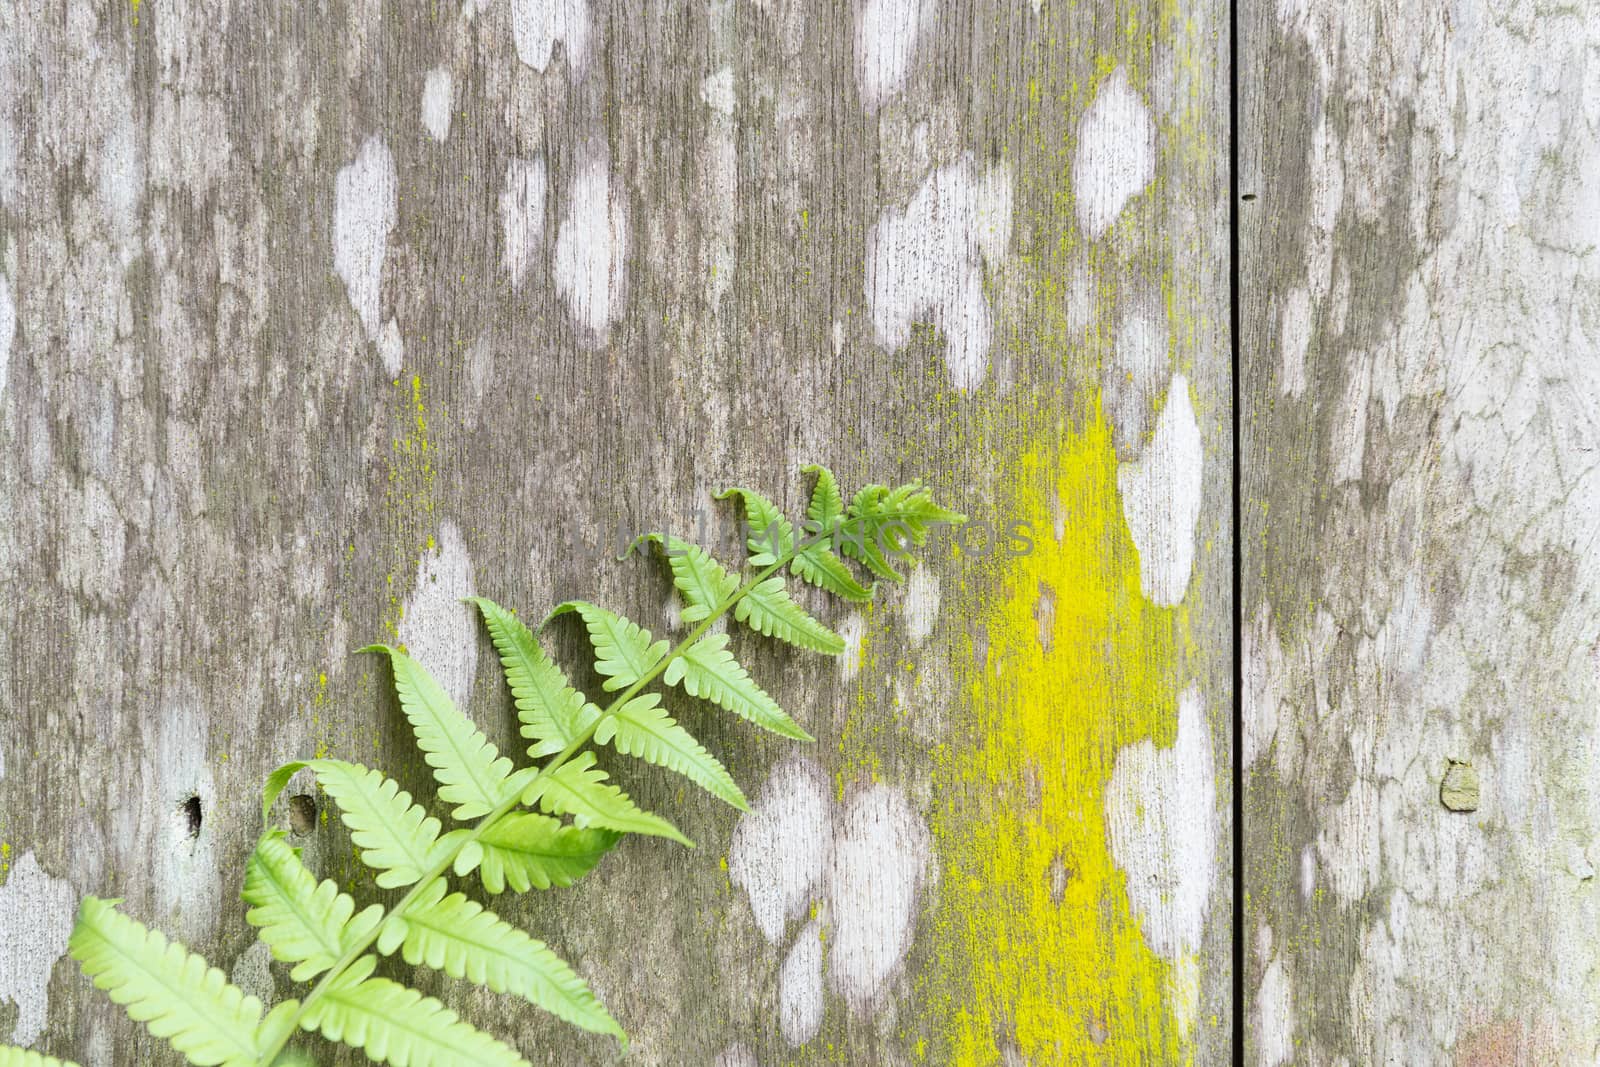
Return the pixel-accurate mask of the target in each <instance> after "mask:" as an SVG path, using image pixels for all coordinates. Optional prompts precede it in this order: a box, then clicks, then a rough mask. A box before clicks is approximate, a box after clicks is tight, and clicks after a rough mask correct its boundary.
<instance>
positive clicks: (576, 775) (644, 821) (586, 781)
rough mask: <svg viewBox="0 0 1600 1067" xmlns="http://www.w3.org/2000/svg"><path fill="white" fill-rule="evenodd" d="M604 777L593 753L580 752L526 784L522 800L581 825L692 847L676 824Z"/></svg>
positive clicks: (692, 844)
mask: <svg viewBox="0 0 1600 1067" xmlns="http://www.w3.org/2000/svg"><path fill="white" fill-rule="evenodd" d="M606 778H607V775H606V772H605V771H602V770H601V769H600V768H598V767H596V766H595V765H594V753H593V752H580V753H578V754H577V755H576V756H574V757H573V758H572V759H570V760H568V761H567V762H566V763H563V764H562V765H561V766H560V767H558V768H556V770H555V771H553V772H551V773H550V774H547V775H545V776H544V777H543V778H540V779H538V780H537V781H535V782H533V783H532V784H531V785H529V786H528V788H527V790H526V791H524V792H523V794H522V802H523V803H524V804H530V805H531V804H535V803H537V804H538V805H539V807H540V808H541V809H542V810H543V811H545V812H547V813H548V814H551V815H571V816H572V819H573V822H574V823H576V824H577V825H578V826H580V827H588V826H594V827H599V828H600V829H603V830H615V831H617V832H618V833H623V834H647V835H649V836H651V837H665V838H668V839H670V840H672V841H676V842H678V843H679V844H680V845H685V846H687V847H689V848H693V847H694V842H693V841H690V840H689V839H688V838H687V837H684V836H683V834H682V833H680V832H679V830H678V828H677V827H676V826H673V825H672V824H671V823H670V822H668V821H667V820H665V819H663V818H662V817H661V816H659V815H652V814H651V813H650V812H647V811H645V810H643V809H642V808H640V807H639V806H638V805H637V804H635V803H634V802H633V801H632V800H631V799H630V798H629V797H628V794H626V793H624V792H623V791H622V790H620V789H618V788H617V787H616V786H614V785H607V784H606Z"/></svg>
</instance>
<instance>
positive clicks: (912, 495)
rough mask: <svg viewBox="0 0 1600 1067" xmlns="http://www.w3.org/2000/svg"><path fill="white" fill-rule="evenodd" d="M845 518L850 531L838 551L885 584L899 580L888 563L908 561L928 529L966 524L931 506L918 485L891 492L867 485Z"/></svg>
mask: <svg viewBox="0 0 1600 1067" xmlns="http://www.w3.org/2000/svg"><path fill="white" fill-rule="evenodd" d="M845 515H846V518H847V519H848V520H849V526H850V527H851V531H850V532H849V533H847V534H844V535H842V539H841V543H840V550H841V551H842V552H844V554H845V555H847V556H852V557H854V558H855V559H858V560H860V561H861V562H862V563H864V564H865V565H866V567H867V569H868V570H870V571H872V573H874V574H876V575H877V576H878V577H880V578H882V579H884V580H885V581H889V582H898V581H899V580H900V572H899V571H897V570H895V569H894V564H893V562H892V561H893V560H897V559H898V560H903V559H910V558H911V551H910V550H911V546H912V545H923V544H926V543H927V540H928V531H929V529H931V528H932V527H933V526H935V525H940V526H943V525H950V524H954V523H961V522H966V521H967V517H966V516H965V515H962V514H959V513H958V512H954V511H949V510H947V509H945V508H941V507H939V505H937V504H935V503H934V502H933V494H932V493H930V492H929V491H928V490H927V489H926V488H924V487H923V486H922V484H921V483H920V482H910V483H908V484H906V485H902V486H899V487H897V488H895V489H890V488H888V487H887V486H883V485H869V486H867V487H866V488H864V489H862V490H861V491H860V492H858V493H857V494H856V495H855V497H854V499H852V500H851V501H850V506H849V507H848V508H846V509H845Z"/></svg>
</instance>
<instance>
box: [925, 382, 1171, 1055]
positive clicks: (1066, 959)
mask: <svg viewBox="0 0 1600 1067" xmlns="http://www.w3.org/2000/svg"><path fill="white" fill-rule="evenodd" d="M1087 407H1088V410H1089V411H1090V414H1089V416H1088V417H1087V419H1086V420H1085V422H1084V424H1082V425H1079V426H1076V427H1066V428H1064V430H1057V429H1056V428H1055V427H1054V426H1053V425H1049V421H1050V420H1048V419H1044V420H1040V421H1042V422H1044V423H1045V425H1043V426H1039V427H1034V428H1032V429H1029V430H1024V431H1022V432H1021V434H1020V435H1019V436H1018V437H1017V438H1014V439H1012V440H1009V441H1008V442H1007V445H1008V447H1007V449H1006V451H1007V452H1009V453H1014V457H1015V458H1013V459H1011V460H1009V461H1008V463H1009V464H1010V466H1011V469H1010V470H1008V471H1006V473H1005V476H1004V477H1002V478H1000V479H998V480H997V484H998V485H1000V486H1003V487H1005V489H1004V490H1003V492H1004V493H1005V494H1007V495H1009V497H1010V499H1008V500H1005V501H1004V502H1003V506H1004V508H1005V509H1006V510H1009V512H1010V513H1011V514H1012V515H1014V516H1016V517H1017V518H1019V519H1022V520H1025V521H1031V522H1032V524H1033V540H1034V549H1033V551H1032V552H1031V553H1030V554H1027V555H1023V556H1018V557H1014V558H1009V559H1002V558H994V559H991V560H988V561H980V560H975V561H972V563H971V570H970V571H969V574H968V577H967V580H966V581H964V582H963V584H962V586H961V587H960V591H959V594H958V598H959V600H960V601H962V603H960V604H959V606H954V610H956V611H957V612H959V613H961V614H962V615H964V616H965V617H966V618H968V619H969V620H972V621H973V622H975V623H978V624H980V626H977V627H974V628H973V630H972V632H971V634H970V635H969V637H968V638H967V641H966V645H967V647H966V648H965V654H964V655H963V654H962V651H961V650H960V649H959V647H958V650H957V652H956V657H955V660H956V673H957V678H958V683H957V689H958V692H964V694H965V697H966V701H965V702H966V704H967V708H966V711H965V715H966V718H965V719H959V720H958V721H957V722H956V724H955V729H954V730H953V732H952V734H951V739H950V741H949V742H948V743H947V744H946V745H943V746H941V748H940V750H939V751H938V752H937V754H936V756H935V770H934V783H933V786H934V788H933V796H934V798H935V801H934V806H933V809H932V810H931V811H930V813H929V822H930V827H931V829H932V830H933V833H934V837H935V840H936V842H937V845H938V848H937V851H938V857H939V859H938V862H939V863H940V865H941V871H940V880H939V884H940V890H939V896H938V902H937V905H936V910H935V913H934V920H933V921H934V930H933V936H932V937H930V938H929V943H930V944H931V945H933V946H934V947H933V952H932V958H931V959H930V960H929V963H928V966H927V968H926V970H925V973H924V976H923V978H922V982H923V985H924V989H923V993H924V997H923V1001H924V1003H926V1004H927V1005H928V1006H929V1011H930V1016H929V1022H930V1029H931V1031H932V1033H931V1035H930V1036H931V1037H932V1038H933V1046H934V1047H932V1048H930V1049H929V1050H928V1053H927V1056H926V1057H925V1059H926V1061H927V1062H939V1063H951V1064H960V1065H984V1067H988V1065H992V1064H1000V1063H1002V1062H1006V1059H1005V1057H1006V1055H1007V1053H1008V1052H1010V1051H1012V1050H1014V1051H1015V1052H1017V1053H1020V1054H1021V1057H1022V1061H1023V1062H1026V1063H1029V1064H1031V1065H1033V1067H1049V1065H1053V1064H1081V1063H1104V1064H1121V1063H1135V1062H1141V1063H1142V1062H1173V1061H1177V1060H1181V1059H1183V1058H1184V1050H1183V1048H1182V1044H1183V1042H1182V1040H1181V1036H1180V1033H1179V1024H1178V1021H1177V1019H1176V1017H1175V1015H1174V1013H1173V1010H1172V1008H1171V1005H1170V1001H1171V998H1172V996H1173V991H1174V984H1175V981H1176V980H1177V979H1179V978H1180V977H1181V976H1179V975H1176V974H1175V973H1174V969H1173V968H1172V967H1171V965H1169V964H1168V963H1167V962H1166V961H1165V960H1163V959H1162V958H1161V957H1159V956H1157V955H1156V954H1155V953H1154V952H1153V951H1152V950H1151V949H1150V948H1149V947H1148V946H1147V945H1146V944H1145V942H1144V939H1143V937H1142V935H1141V933H1140V929H1139V924H1138V921H1137V919H1136V918H1135V917H1134V915H1133V914H1132V912H1131V911H1130V907H1129V903H1128V896H1127V892H1126V884H1125V879H1124V876H1123V873H1122V872H1121V870H1119V869H1118V867H1117V866H1116V863H1115V861H1114V860H1113V857H1112V855H1111V852H1110V846H1109V839H1108V835H1107V828H1106V819H1105V814H1104V807H1103V803H1104V797H1105V788H1106V783H1107V781H1108V779H1109V777H1110V775H1111V771H1112V767H1113V766H1114V763H1115V760H1116V756H1117V753H1118V752H1119V751H1120V750H1121V749H1122V748H1123V747H1124V746H1126V745H1129V744H1132V743H1134V742H1136V741H1140V740H1144V739H1147V738H1150V739H1154V741H1155V743H1156V744H1157V745H1158V746H1165V745H1170V744H1171V743H1172V741H1173V737H1172V735H1173V733H1174V731H1175V724H1176V713H1175V706H1176V693H1177V691H1178V688H1179V686H1178V676H1177V672H1178V669H1179V663H1180V659H1181V648H1182V636H1181V635H1182V631H1183V629H1184V620H1183V619H1182V618H1181V617H1180V613H1179V612H1178V611H1176V610H1172V609H1160V608H1157V607H1154V606H1153V605H1151V604H1150V603H1149V602H1148V601H1146V600H1145V598H1144V597H1143V596H1142V595H1141V593H1140V588H1139V563H1138V554H1137V551H1136V550H1135V548H1134V546H1133V544H1132V541H1131V539H1130V537H1129V534H1128V531H1127V527H1126V526H1125V524H1124V522H1123V519H1122V508H1121V502H1120V500H1119V498H1118V492H1117V459H1116V453H1115V450H1114V447H1113V444H1112V437H1111V431H1110V428H1109V427H1108V426H1107V424H1106V422H1105V420H1104V418H1103V417H1102V416H1101V415H1100V413H1099V404H1098V400H1097V399H1093V398H1091V402H1090V403H1089V404H1088V405H1087ZM1015 432H1016V431H1015V430H1012V431H1008V432H1007V436H1008V437H1009V436H1010V435H1011V434H1012V433H1015ZM1019 446H1020V447H1019ZM1053 520H1055V521H1059V523H1060V527H1061V529H1062V531H1063V532H1062V535H1061V537H1060V539H1059V540H1058V539H1057V537H1056V534H1055V529H1054V522H1053ZM1046 588H1048V589H1049V590H1051V591H1052V593H1053V596H1054V598H1055V603H1054V611H1053V622H1048V623H1047V625H1048V626H1049V627H1050V629H1049V632H1048V634H1047V635H1046V634H1042V633H1041V625H1046V624H1041V621H1040V619H1041V615H1040V614H1039V613H1038V610H1037V609H1038V606H1039V598H1040V596H1041V590H1043V589H1046ZM1043 617H1044V618H1046V619H1047V620H1048V619H1050V616H1049V614H1048V613H1046V614H1045V615H1043ZM979 635H981V636H979ZM1044 636H1048V638H1049V640H1048V641H1042V640H1041V637H1044ZM980 640H981V641H983V642H986V648H980V646H979V644H978V642H979V641H980ZM959 644H960V642H958V646H959ZM980 657H981V661H980ZM1177 984H1181V982H1180V983H1177ZM941 1046H942V1047H941Z"/></svg>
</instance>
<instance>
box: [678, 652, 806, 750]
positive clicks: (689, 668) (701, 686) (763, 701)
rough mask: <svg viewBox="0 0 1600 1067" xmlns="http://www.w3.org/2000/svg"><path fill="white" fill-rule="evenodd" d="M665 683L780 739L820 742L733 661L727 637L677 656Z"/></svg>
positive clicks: (737, 662)
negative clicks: (708, 702) (710, 703)
mask: <svg viewBox="0 0 1600 1067" xmlns="http://www.w3.org/2000/svg"><path fill="white" fill-rule="evenodd" d="M661 680H662V681H663V682H665V683H666V684H667V685H681V686H682V687H683V691H684V692H685V693H688V694H689V695H690V696H692V697H700V698H702V699H705V700H709V701H711V702H712V703H713V704H716V705H717V706H718V707H720V708H723V709H724V710H727V711H731V712H733V713H734V714H735V715H737V716H739V717H740V718H743V719H748V720H749V721H750V722H753V723H755V724H756V725H757V726H760V727H761V728H763V729H766V730H771V731H772V732H773V733H775V734H778V735H779V736H782V737H790V738H794V739H795V740H797V741H815V740H816V738H814V737H812V736H811V735H810V734H809V733H807V732H806V731H805V729H804V728H802V727H801V726H800V724H799V723H797V722H795V721H794V720H793V719H791V718H790V717H789V716H788V714H787V713H786V712H785V711H784V710H783V708H781V707H779V706H778V702H777V701H776V700H774V699H772V697H771V696H769V695H768V694H767V691H766V690H765V689H762V688H761V687H760V686H759V685H757V684H756V683H755V680H754V679H753V678H751V677H750V674H749V672H748V671H746V670H745V669H744V667H743V666H741V665H740V663H739V661H738V660H736V659H734V658H733V653H732V652H729V651H728V635H727V634H707V635H706V636H705V637H702V638H701V639H700V640H698V641H696V642H695V643H694V644H693V645H692V646H690V647H689V648H687V649H685V650H684V651H683V652H682V653H680V654H679V655H677V656H674V657H673V658H672V662H671V663H669V664H667V669H666V670H665V671H664V672H662V675H661Z"/></svg>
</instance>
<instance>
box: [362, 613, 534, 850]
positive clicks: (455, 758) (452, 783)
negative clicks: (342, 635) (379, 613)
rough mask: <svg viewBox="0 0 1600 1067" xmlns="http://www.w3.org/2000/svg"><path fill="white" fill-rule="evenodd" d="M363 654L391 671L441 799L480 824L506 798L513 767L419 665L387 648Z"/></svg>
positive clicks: (369, 649) (372, 647)
mask: <svg viewBox="0 0 1600 1067" xmlns="http://www.w3.org/2000/svg"><path fill="white" fill-rule="evenodd" d="M361 651H362V652H382V653H385V654H386V655H388V657H389V662H390V663H392V664H393V665H394V685H395V689H396V691H398V692H399V694H400V707H401V709H402V710H403V711H404V712H405V713H406V718H408V719H410V720H411V729H412V730H413V731H414V732H415V733H416V735H417V747H418V748H420V749H422V756H423V759H425V760H427V761H428V766H429V767H432V768H433V777H434V778H435V780H437V781H438V783H439V799H440V800H443V801H444V802H445V803H447V804H454V805H456V809H455V810H454V811H453V812H451V813H450V814H451V815H452V816H453V817H454V818H456V819H457V820H467V819H477V818H481V817H483V816H485V815H487V814H489V812H491V811H493V810H494V809H495V807H496V806H498V805H499V803H500V801H501V800H503V799H504V798H505V797H506V796H507V795H508V790H507V787H506V779H507V778H509V777H510V776H511V761H510V760H508V759H506V758H505V757H503V756H500V755H499V754H498V753H497V752H496V751H495V747H494V746H493V745H491V744H490V743H489V742H488V740H486V739H485V738H484V736H483V733H482V731H480V730H478V728H477V727H475V726H473V725H472V720H470V719H468V718H467V717H466V716H465V715H463V714H462V713H461V712H460V711H458V710H457V709H456V706H455V704H454V702H452V701H451V699H450V698H449V697H448V696H446V695H445V691H444V690H443V689H441V688H439V683H438V682H436V681H434V679H433V675H431V674H429V673H428V672H427V671H426V670H425V669H423V666H422V664H420V663H418V662H417V661H416V660H414V659H412V658H411V657H410V656H408V655H406V654H405V653H404V652H401V651H400V650H398V649H394V648H390V647H389V646H388V645H368V646H367V647H366V648H363V649H361Z"/></svg>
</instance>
